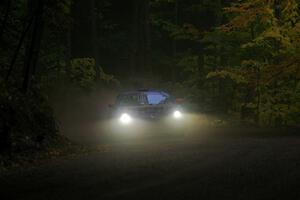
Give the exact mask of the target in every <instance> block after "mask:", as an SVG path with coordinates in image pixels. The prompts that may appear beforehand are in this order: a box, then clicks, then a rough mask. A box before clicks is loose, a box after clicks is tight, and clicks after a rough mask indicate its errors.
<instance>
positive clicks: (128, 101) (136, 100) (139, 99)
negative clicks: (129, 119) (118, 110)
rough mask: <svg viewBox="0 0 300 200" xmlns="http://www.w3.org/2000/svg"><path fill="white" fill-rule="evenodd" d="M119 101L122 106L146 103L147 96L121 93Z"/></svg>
mask: <svg viewBox="0 0 300 200" xmlns="http://www.w3.org/2000/svg"><path fill="white" fill-rule="evenodd" d="M117 101H118V104H119V105H120V106H138V105H143V104H145V103H146V100H145V97H144V96H143V95H140V94H128V95H120V96H119V97H118V99H117Z"/></svg>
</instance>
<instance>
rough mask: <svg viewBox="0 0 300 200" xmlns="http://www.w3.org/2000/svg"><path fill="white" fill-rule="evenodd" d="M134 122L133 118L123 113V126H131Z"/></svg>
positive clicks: (121, 118)
mask: <svg viewBox="0 0 300 200" xmlns="http://www.w3.org/2000/svg"><path fill="white" fill-rule="evenodd" d="M131 121H132V118H131V117H130V115H128V114H127V113H123V114H122V115H121V117H120V122H121V123H122V124H130V123H131Z"/></svg>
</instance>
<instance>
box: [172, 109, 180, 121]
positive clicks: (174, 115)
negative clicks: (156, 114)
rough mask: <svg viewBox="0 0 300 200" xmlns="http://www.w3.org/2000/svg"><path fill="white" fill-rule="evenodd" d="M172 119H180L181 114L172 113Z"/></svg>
mask: <svg viewBox="0 0 300 200" xmlns="http://www.w3.org/2000/svg"><path fill="white" fill-rule="evenodd" d="M173 117H174V118H175V119H180V118H181V117H182V113H181V112H180V111H178V110H176V111H174V113H173Z"/></svg>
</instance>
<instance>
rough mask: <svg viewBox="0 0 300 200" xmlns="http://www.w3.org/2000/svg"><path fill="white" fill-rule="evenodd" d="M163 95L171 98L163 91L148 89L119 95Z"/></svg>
mask: <svg viewBox="0 0 300 200" xmlns="http://www.w3.org/2000/svg"><path fill="white" fill-rule="evenodd" d="M157 93H159V94H163V95H165V96H168V97H169V96H170V95H169V94H168V93H167V92H165V91H163V90H153V89H151V90H148V89H141V90H134V91H127V92H122V93H120V94H119V95H121V96H122V95H134V94H146V95H147V94H157Z"/></svg>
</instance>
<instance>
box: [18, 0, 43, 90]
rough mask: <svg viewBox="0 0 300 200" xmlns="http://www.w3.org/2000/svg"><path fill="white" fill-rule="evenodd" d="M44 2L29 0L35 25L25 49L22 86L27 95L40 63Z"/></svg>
mask: <svg viewBox="0 0 300 200" xmlns="http://www.w3.org/2000/svg"><path fill="white" fill-rule="evenodd" d="M44 3H45V1H43V0H28V13H29V15H30V14H32V15H33V25H32V27H31V29H30V34H29V37H28V41H27V44H26V49H25V62H24V72H23V73H24V79H23V84H22V91H23V92H24V93H27V91H28V89H29V87H30V82H31V80H32V78H33V76H34V75H35V71H36V64H37V61H38V56H39V50H40V44H41V40H42V34H43V27H44V20H43V14H44V6H45V4H44Z"/></svg>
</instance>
